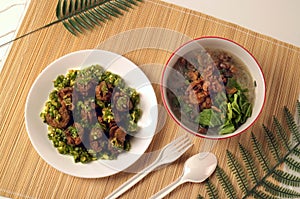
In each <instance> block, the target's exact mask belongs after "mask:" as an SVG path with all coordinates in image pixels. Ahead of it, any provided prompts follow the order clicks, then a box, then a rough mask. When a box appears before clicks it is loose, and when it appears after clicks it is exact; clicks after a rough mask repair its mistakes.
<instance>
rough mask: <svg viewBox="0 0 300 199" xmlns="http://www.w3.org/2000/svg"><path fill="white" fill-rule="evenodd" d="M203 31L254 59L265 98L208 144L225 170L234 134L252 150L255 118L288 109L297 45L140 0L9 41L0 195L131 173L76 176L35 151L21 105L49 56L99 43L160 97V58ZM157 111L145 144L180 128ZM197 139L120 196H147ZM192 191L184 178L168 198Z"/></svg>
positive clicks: (101, 184)
mask: <svg viewBox="0 0 300 199" xmlns="http://www.w3.org/2000/svg"><path fill="white" fill-rule="evenodd" d="M56 2H57V1H47V3H45V2H42V1H38V0H32V1H31V5H30V7H29V9H28V12H27V15H26V16H25V19H24V21H23V24H22V26H21V28H20V31H19V35H23V34H25V33H28V32H30V31H32V30H35V29H38V28H40V27H42V26H44V25H46V24H48V23H50V22H52V21H54V20H55V7H56ZM204 35H215V36H221V37H226V38H228V39H231V40H233V41H236V42H238V43H240V44H241V45H242V46H244V47H246V48H247V49H248V50H249V51H250V52H251V53H252V54H253V55H254V56H255V57H256V59H257V60H258V62H259V63H260V64H261V66H262V70H263V72H264V74H265V79H266V84H267V98H266V103H265V107H264V109H263V112H262V114H261V116H260V118H259V120H258V121H257V122H256V123H255V124H254V125H253V127H252V128H250V129H249V130H248V131H247V132H245V133H244V134H242V135H240V136H236V137H234V138H231V139H228V140H222V141H218V142H217V143H215V146H214V148H213V149H212V150H213V152H214V153H215V154H216V156H217V157H218V161H219V166H220V167H222V168H223V169H225V171H227V170H228V169H227V167H226V149H228V150H230V151H231V152H233V154H234V155H236V156H239V153H238V143H239V142H240V143H242V144H243V145H244V146H246V147H249V149H250V150H251V147H250V144H249V143H250V142H249V140H250V132H251V131H252V132H254V134H255V135H256V136H257V137H258V139H259V140H260V141H262V142H263V141H264V140H263V136H262V124H265V125H266V126H270V127H271V123H272V116H273V115H275V116H277V117H278V118H279V120H281V119H282V110H283V106H285V105H286V106H287V107H288V108H290V109H291V110H293V111H294V110H295V102H296V100H297V99H298V96H299V91H300V78H299V75H300V67H299V63H300V49H299V48H298V47H295V46H292V45H289V44H286V43H283V42H281V41H278V40H276V39H273V38H270V37H267V36H264V35H261V34H258V33H255V32H253V31H250V30H247V29H245V28H242V27H240V26H237V25H234V24H231V23H228V22H224V21H222V20H218V19H216V18H213V17H210V16H207V15H204V14H201V13H198V12H195V11H191V10H188V9H184V8H181V7H177V6H174V5H170V4H167V3H164V2H161V1H158V0H148V1H146V0H145V1H144V2H143V3H141V4H140V5H139V6H138V7H135V8H134V9H133V10H131V11H130V12H128V13H125V14H124V16H122V17H120V18H117V19H113V20H112V21H109V22H108V23H106V24H104V25H102V26H101V27H97V28H95V29H94V30H93V31H91V32H87V33H85V34H84V35H81V36H78V37H74V36H72V35H71V34H70V33H69V32H67V31H66V29H65V28H64V27H63V25H62V24H55V25H52V26H50V27H48V28H44V29H42V30H40V31H37V32H35V33H33V34H30V35H29V36H26V37H24V38H22V39H20V40H17V41H16V42H14V44H13V47H12V50H11V52H10V54H9V56H8V59H7V61H6V64H5V65H4V68H3V70H2V72H1V75H0V90H1V92H0V100H1V104H0V140H1V141H0V154H1V159H0V195H2V196H6V197H11V198H60V199H61V198H68V199H69V198H104V197H105V196H106V195H108V194H109V193H110V192H112V191H113V190H114V189H116V188H117V187H118V186H119V185H121V184H122V183H123V182H125V181H126V180H127V179H129V178H130V177H131V176H132V175H133V174H132V173H128V172H121V173H119V174H116V175H113V176H110V177H106V178H99V179H81V178H76V177H72V176H69V175H66V174H63V173H61V172H59V171H57V170H56V169H54V168H52V167H51V166H49V165H48V164H47V163H46V162H45V161H44V160H43V159H42V158H41V157H40V156H39V155H38V154H37V152H36V151H35V150H34V148H33V146H32V144H31V143H30V140H29V138H28V135H27V132H26V129H25V124H24V114H23V113H24V108H25V101H26V97H27V94H28V91H29V89H30V87H31V86H32V83H33V81H34V80H35V78H36V77H37V76H38V74H39V73H40V72H41V71H42V69H44V68H45V67H46V66H47V65H48V64H50V63H51V62H53V61H54V60H56V59H57V58H59V57H61V56H63V55H65V54H67V53H70V52H74V51H77V50H81V49H94V48H101V49H107V50H112V51H114V52H118V53H121V54H123V55H124V56H125V57H127V58H128V59H130V60H132V61H133V62H134V63H136V64H137V65H139V66H140V67H141V69H142V70H143V71H144V72H145V74H146V75H147V76H148V77H149V79H150V80H151V82H153V86H154V88H155V91H156V94H157V99H158V102H159V103H160V105H162V102H161V97H160V92H159V85H158V84H157V83H158V82H159V79H160V76H161V69H162V65H163V64H164V63H165V62H166V61H167V59H168V57H169V56H170V54H171V50H172V49H175V48H176V47H178V46H179V45H180V44H182V43H183V42H185V41H186V40H187V39H189V38H197V37H201V36H204ZM160 38H161V39H160ZM159 117H160V118H162V121H164V122H163V123H161V124H160V127H161V131H159V132H158V133H157V135H156V136H155V137H154V139H153V142H152V143H151V145H150V146H149V148H148V152H149V151H153V150H156V149H159V148H161V147H163V146H164V145H165V144H167V143H169V142H170V141H171V140H173V139H174V136H175V134H176V133H177V132H178V131H179V128H178V126H176V125H175V123H174V122H173V121H172V120H171V119H170V118H169V117H168V116H166V114H165V111H164V110H163V108H161V110H160V115H159ZM41 133H43V132H41ZM45 133H46V132H45ZM45 136H46V134H45ZM204 142H205V140H203V139H201V138H195V139H194V146H193V148H192V149H190V150H189V151H188V152H187V153H186V154H185V155H184V156H182V157H181V158H180V159H179V160H177V161H176V162H174V163H173V164H171V165H169V166H167V167H164V168H162V169H161V170H159V171H156V172H154V173H151V174H150V175H148V176H147V177H146V178H145V179H143V180H142V181H141V182H139V183H138V184H137V185H136V186H134V187H133V188H132V189H131V190H129V191H128V192H127V193H125V194H124V195H123V196H122V197H121V198H148V197H149V196H151V195H152V194H154V193H156V192H157V191H158V190H160V189H161V188H163V187H165V186H166V185H168V184H169V183H170V182H172V181H173V180H175V179H176V178H177V177H178V176H179V175H180V174H181V172H182V168H183V163H184V161H185V160H186V159H187V158H188V157H189V156H191V155H193V154H195V153H197V152H198V151H199V149H200V148H201V147H202V146H203V145H204ZM230 177H231V178H232V177H233V176H230ZM213 179H214V177H213V178H212V180H213ZM199 193H201V194H202V195H204V196H205V194H206V193H205V187H204V185H201V184H192V183H187V184H185V185H183V186H180V187H179V188H178V189H176V190H175V191H173V192H172V193H171V194H170V195H169V196H168V197H167V198H196V197H197V195H198V194H199Z"/></svg>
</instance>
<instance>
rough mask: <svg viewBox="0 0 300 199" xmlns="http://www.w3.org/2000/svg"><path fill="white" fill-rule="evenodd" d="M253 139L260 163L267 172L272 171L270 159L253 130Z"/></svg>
mask: <svg viewBox="0 0 300 199" xmlns="http://www.w3.org/2000/svg"><path fill="white" fill-rule="evenodd" d="M251 141H252V145H253V150H254V153H255V155H256V157H257V158H258V160H259V163H260V165H261V166H262V168H263V170H264V171H265V172H266V173H267V172H269V171H270V163H269V160H268V158H267V156H266V155H265V153H264V151H263V149H262V146H261V144H260V143H259V141H258V140H257V138H256V137H255V135H254V134H253V133H252V132H251Z"/></svg>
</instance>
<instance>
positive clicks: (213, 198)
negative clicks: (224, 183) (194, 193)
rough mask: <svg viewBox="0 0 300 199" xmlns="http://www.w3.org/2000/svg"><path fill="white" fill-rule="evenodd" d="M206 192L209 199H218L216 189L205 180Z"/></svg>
mask: <svg viewBox="0 0 300 199" xmlns="http://www.w3.org/2000/svg"><path fill="white" fill-rule="evenodd" d="M205 187H206V191H207V194H208V196H209V198H210V199H219V195H218V191H217V188H216V187H215V186H214V185H213V184H212V183H211V182H210V180H207V181H206V183H205Z"/></svg>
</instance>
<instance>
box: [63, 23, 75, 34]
mask: <svg viewBox="0 0 300 199" xmlns="http://www.w3.org/2000/svg"><path fill="white" fill-rule="evenodd" d="M63 25H64V27H65V28H66V29H67V30H68V31H69V32H70V33H72V34H73V35H76V31H75V30H74V29H73V28H72V24H70V23H66V22H65V21H64V22H63Z"/></svg>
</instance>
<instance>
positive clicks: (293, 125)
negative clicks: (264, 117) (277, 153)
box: [284, 107, 300, 142]
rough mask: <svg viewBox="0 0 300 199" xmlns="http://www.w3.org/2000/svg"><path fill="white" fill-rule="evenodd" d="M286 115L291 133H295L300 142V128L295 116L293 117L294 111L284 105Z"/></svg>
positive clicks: (294, 136) (295, 137) (297, 140)
mask: <svg viewBox="0 0 300 199" xmlns="http://www.w3.org/2000/svg"><path fill="white" fill-rule="evenodd" d="M284 115H285V118H286V122H287V125H288V127H289V130H290V131H291V133H292V135H293V139H294V140H295V141H296V142H300V132H299V129H298V127H297V124H296V122H295V120H294V117H293V115H292V113H291V112H290V110H289V109H288V108H287V107H284Z"/></svg>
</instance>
